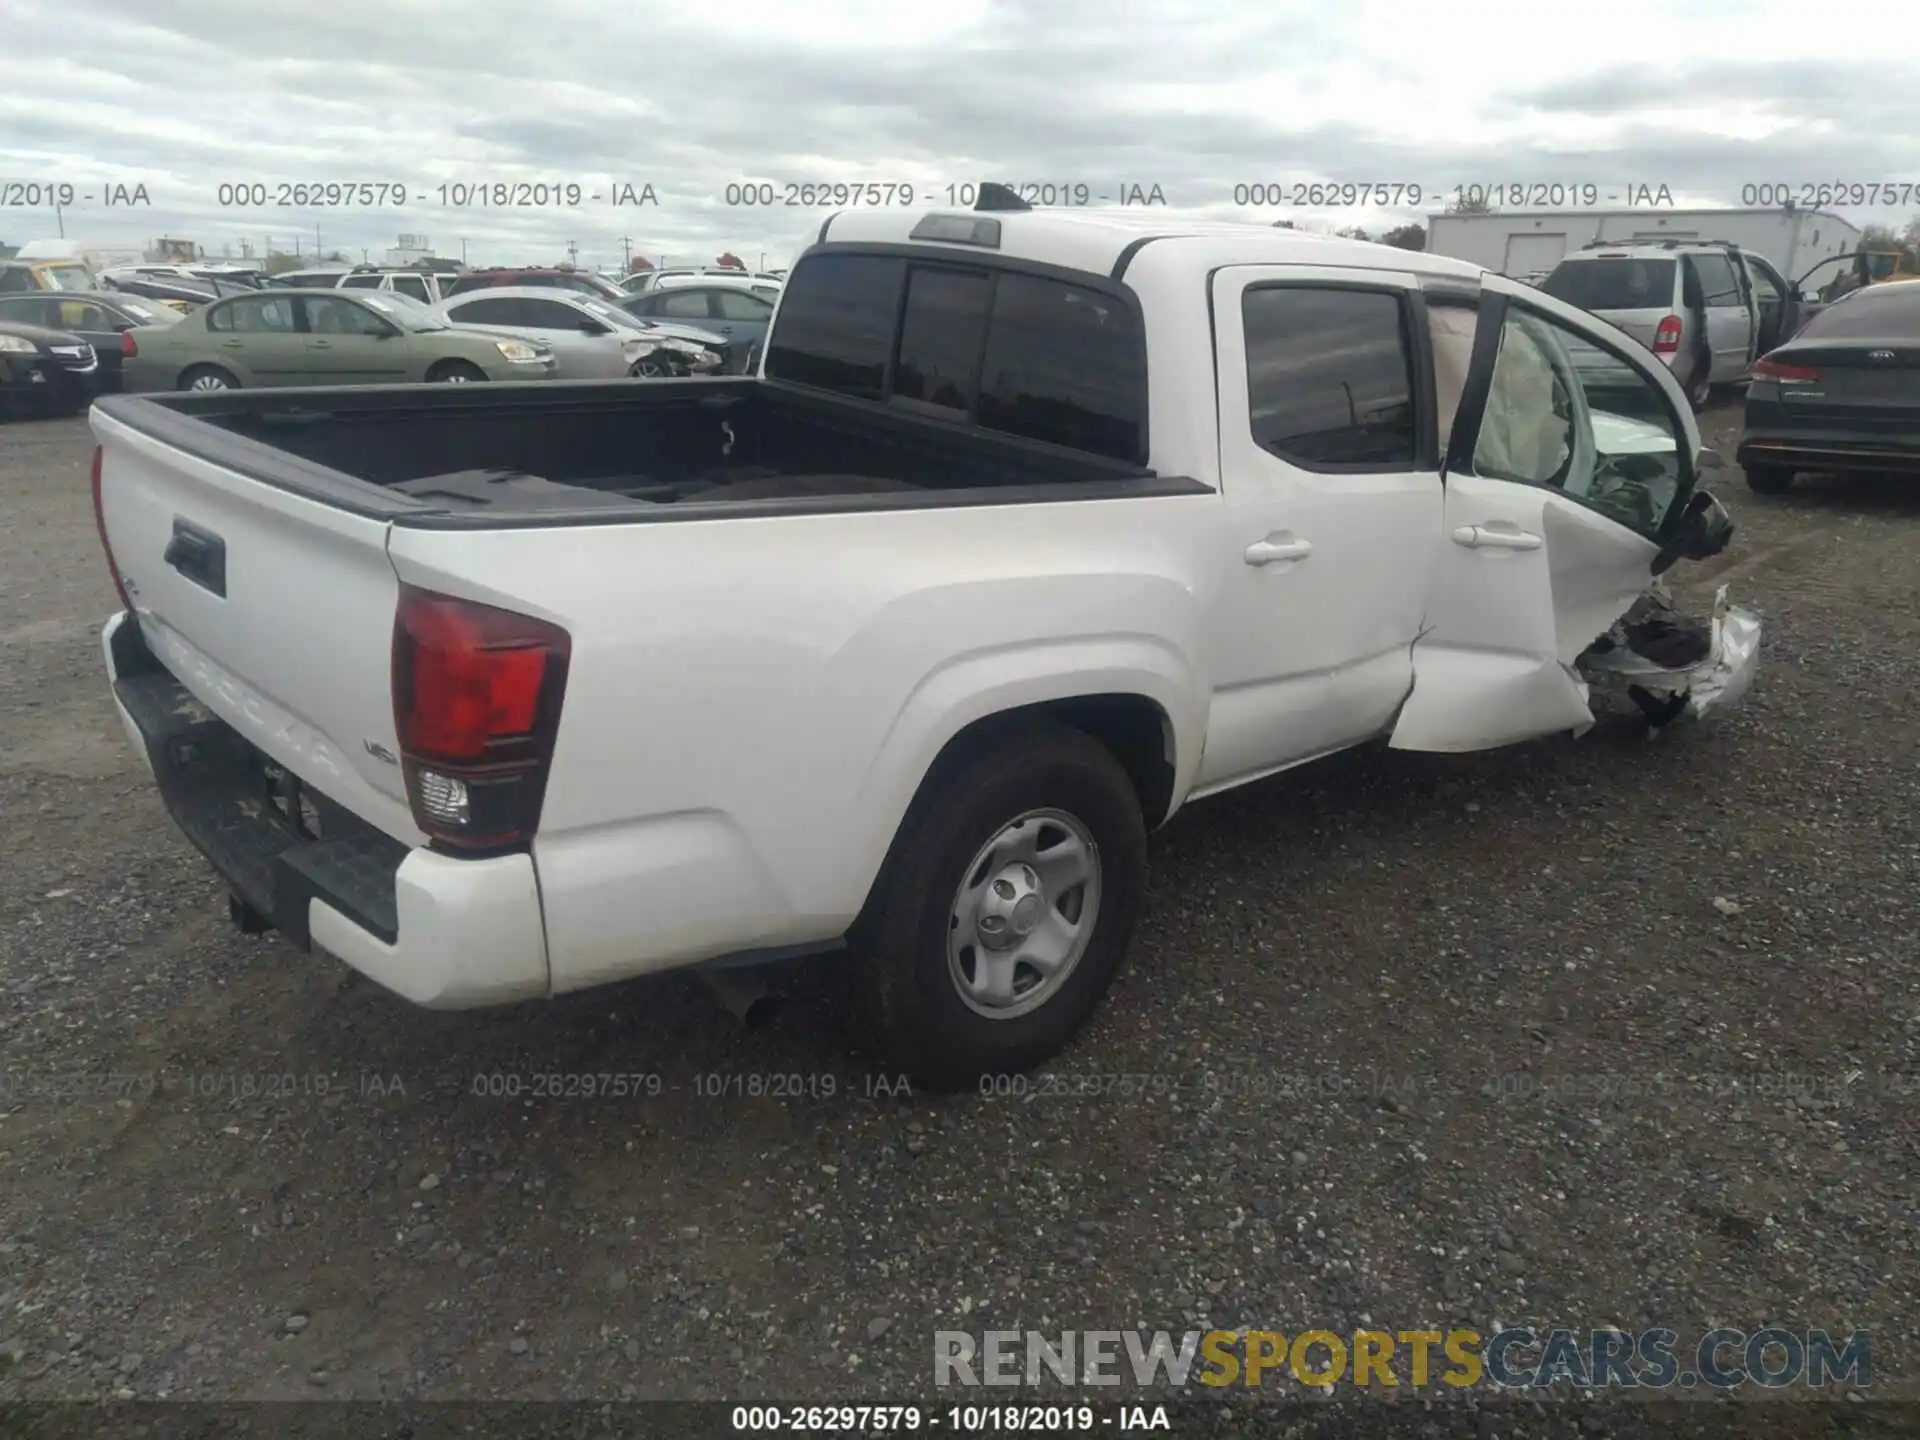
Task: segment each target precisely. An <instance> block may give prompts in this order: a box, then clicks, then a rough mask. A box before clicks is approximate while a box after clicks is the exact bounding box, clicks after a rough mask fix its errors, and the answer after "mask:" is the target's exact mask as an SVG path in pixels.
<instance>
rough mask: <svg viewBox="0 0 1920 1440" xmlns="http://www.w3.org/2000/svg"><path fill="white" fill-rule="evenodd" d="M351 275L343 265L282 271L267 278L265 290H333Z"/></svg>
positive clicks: (350, 270)
mask: <svg viewBox="0 0 1920 1440" xmlns="http://www.w3.org/2000/svg"><path fill="white" fill-rule="evenodd" d="M351 274H353V270H352V269H351V268H350V267H348V266H345V265H328V266H322V267H320V268H319V269H316V270H282V271H281V272H280V273H279V274H278V275H269V276H267V283H266V286H265V288H266V289H269V290H274V289H284V290H335V289H338V288H339V285H340V282H341V281H342V280H344V279H346V277H347V276H349V275H351Z"/></svg>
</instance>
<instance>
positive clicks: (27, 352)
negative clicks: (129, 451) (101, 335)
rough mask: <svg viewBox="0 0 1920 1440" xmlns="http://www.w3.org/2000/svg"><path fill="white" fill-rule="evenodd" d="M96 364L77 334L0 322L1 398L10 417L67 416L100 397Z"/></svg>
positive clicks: (96, 358)
mask: <svg viewBox="0 0 1920 1440" xmlns="http://www.w3.org/2000/svg"><path fill="white" fill-rule="evenodd" d="M99 376H100V362H99V359H98V357H97V356H96V355H95V353H94V349H93V346H91V345H89V344H88V343H87V342H86V341H85V340H83V339H81V338H80V337H79V336H78V335H72V334H69V333H67V332H66V331H64V330H49V329H47V328H46V327H45V326H43V325H23V324H20V323H18V322H15V321H10V320H5V321H0V395H3V396H4V397H5V400H6V405H7V410H8V412H9V413H10V414H13V415H23V414H25V415H36V414H37V415H71V414H73V412H74V411H76V410H81V409H84V408H85V407H86V405H87V404H88V402H89V401H91V400H92V399H93V397H94V396H95V395H96V394H98V393H99Z"/></svg>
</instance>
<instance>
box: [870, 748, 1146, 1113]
mask: <svg viewBox="0 0 1920 1440" xmlns="http://www.w3.org/2000/svg"><path fill="white" fill-rule="evenodd" d="M1036 848H1037V855H1038V858H1039V859H1040V861H1041V862H1042V863H1041V864H1040V865H1037V866H1036V865H1029V864H1027V863H1026V860H1025V859H1023V858H1021V852H1022V851H1023V850H1024V851H1025V852H1026V854H1027V855H1028V856H1029V857H1032V856H1034V855H1035V853H1036ZM1073 848H1079V849H1080V850H1081V851H1082V853H1083V854H1089V855H1090V857H1091V860H1090V863H1088V864H1086V865H1084V866H1083V867H1082V869H1081V873H1082V874H1083V875H1086V876H1089V877H1090V878H1088V879H1083V880H1081V881H1079V882H1078V883H1075V882H1073V881H1071V880H1068V881H1066V882H1064V883H1060V882H1058V881H1055V880H1054V877H1050V876H1048V875H1047V874H1046V873H1045V871H1046V870H1048V869H1061V870H1069V869H1070V865H1071V862H1070V861H1069V860H1068V859H1067V858H1066V856H1067V852H1068V850H1070V849H1073ZM1050 852H1051V853H1052V854H1053V856H1054V857H1055V861H1056V863H1055V866H1053V867H1048V866H1045V864H1044V860H1045V857H1046V856H1047V855H1048V854H1049V853H1050ZM1146 868H1147V842H1146V824H1145V821H1144V818H1143V816H1142V814H1141V809H1140V799H1139V796H1138V794H1137V793H1136V792H1135V790H1134V787H1133V783H1132V781H1131V780H1130V779H1128V777H1127V773H1126V771H1125V770H1123V769H1121V767H1120V763H1119V761H1117V760H1116V759H1115V758H1114V757H1113V754H1112V752H1110V751H1109V750H1108V749H1107V748H1106V747H1105V746H1103V745H1101V744H1100V743H1099V742H1097V741H1095V740H1094V739H1092V738H1091V737H1090V736H1088V735H1086V734H1084V733H1082V732H1081V731H1078V730H1075V729H1072V728H1071V727H1069V726H1066V725H1061V724H1058V723H1056V722H1054V721H1050V720H1043V721H1034V722H1030V723H1025V724H1021V725H1018V726H1017V727H1009V728H996V729H994V730H992V731H991V732H989V733H987V734H984V735H982V736H981V737H979V738H977V739H976V740H975V741H974V743H972V744H969V745H967V746H966V748H965V749H964V750H963V751H962V752H960V753H958V754H955V755H952V756H949V757H943V759H942V761H941V762H940V763H939V764H938V765H937V766H936V767H935V770H934V772H933V773H932V774H930V775H929V776H928V777H927V779H926V781H925V782H924V783H923V784H922V785H921V787H920V793H919V794H918V795H916V796H915V797H914V801H913V804H912V805H911V806H910V807H909V808H908V811H907V815H906V818H905V820H903V821H902V822H901V826H900V830H899V833H898V834H897V835H896V836H895V838H894V843H893V847H892V849H891V850H890V851H889V853H888V855H887V860H886V863H885V865H883V866H882V867H881V872H880V877H879V879H878V880H877V881H876V883H875V885H874V890H873V894H872V895H871V897H870V898H869V899H868V901H867V905H866V908H865V910H864V911H863V912H862V914H861V916H860V919H859V921H858V922H857V923H856V924H855V926H854V929H853V932H852V934H851V935H850V936H849V937H848V938H849V942H850V949H851V950H852V953H853V959H854V971H853V979H854V984H855V987H856V990H855V1002H856V1005H857V1007H858V1011H859V1013H860V1016H861V1018H862V1020H863V1021H864V1022H865V1025H866V1026H867V1028H868V1031H869V1032H870V1033H869V1037H868V1038H870V1039H871V1040H872V1042H873V1043H874V1044H875V1045H876V1046H877V1048H878V1049H879V1051H880V1052H881V1054H882V1056H883V1057H884V1059H885V1060H886V1061H888V1062H889V1063H890V1064H892V1065H893V1066H895V1067H897V1069H898V1070H900V1071H902V1072H904V1073H906V1074H907V1075H908V1076H909V1077H910V1078H911V1079H912V1080H913V1081H914V1082H915V1083H917V1084H919V1085H922V1086H925V1087H928V1088H931V1089H936V1090H950V1089H959V1088H962V1087H964V1086H967V1085H970V1084H974V1083H976V1082H978V1081H979V1080H980V1079H981V1077H983V1076H986V1075H991V1074H1006V1073H1017V1072H1020V1071H1024V1070H1028V1069H1031V1068H1032V1067H1033V1066H1035V1065H1038V1064H1040V1063H1041V1062H1042V1061H1044V1060H1046V1059H1048V1058H1049V1057H1051V1056H1053V1055H1055V1054H1057V1053H1058V1052H1059V1051H1060V1050H1061V1048H1062V1047H1064V1046H1065V1045H1066V1044H1067V1042H1068V1041H1069V1040H1071V1039H1072V1038H1073V1036H1074V1035H1075V1034H1076V1033H1077V1032H1078V1031H1079V1030H1080V1028H1081V1027H1082V1026H1083V1025H1085V1024H1086V1022H1087V1020H1088V1019H1089V1018H1090V1017H1091V1016H1092V1014H1093V1012H1094V1011H1095V1009H1097V1008H1098V1006H1099V1004H1100V1000H1101V997H1102V996H1103V995H1105V994H1106V991H1107V987H1108V986H1109V985H1111V984H1112V983H1113V978H1114V976H1115V975H1116V974H1118V973H1119V970H1120V965H1121V962H1122V961H1123V959H1124V958H1125V956H1126V953H1127V947H1128V945H1129V944H1130V943H1131V941H1132V939H1133V929H1134V923H1135V921H1136V919H1137V918H1138V915H1139V905H1140V894H1141V891H1142V889H1143V888H1144V884H1145V879H1146ZM1036 881H1037V882H1039V885H1038V888H1037V889H1036V888H1035V886H1034V882H1036ZM1050 881H1054V883H1049V882H1050ZM996 891H998V892H1000V893H999V894H998V895H996V894H995V892H996ZM1036 899H1037V901H1038V904H1037V905H1036V904H1034V903H1031V902H1033V901H1034V900H1036ZM976 902H977V903H976ZM969 911H971V914H970V915H969V917H968V919H967V920H966V921H965V922H962V921H961V920H960V919H959V918H957V917H958V915H959V914H960V913H965V912H969ZM1089 922H1090V924H1091V928H1090V929H1087V930H1085V931H1084V932H1082V933H1083V935H1084V938H1076V936H1075V933H1074V932H1077V931H1081V927H1083V926H1086V925H1088V924H1089ZM983 925H984V926H985V927H987V928H983ZM988 929H997V932H998V934H1000V935H1001V936H1004V937H1009V938H1010V937H1011V936H1012V935H1014V934H1015V933H1020V934H1022V935H1025V936H1027V938H1023V939H1019V940H1016V941H1014V942H1013V944H1012V945H1011V946H1007V947H1005V948H1000V949H994V948H992V947H988V946H987V945H985V943H984V941H983V938H982V937H983V936H984V935H986V934H987V931H988ZM1029 932H1030V933H1029ZM1063 937H1064V938H1063ZM1055 944H1058V945H1060V946H1063V947H1064V953H1062V951H1061V950H1060V949H1055V951H1054V953H1053V954H1052V955H1051V956H1049V957H1048V958H1050V959H1051V960H1053V962H1054V964H1055V968H1054V970H1053V974H1052V975H1051V977H1049V976H1046V975H1045V974H1043V972H1042V971H1041V970H1040V969H1039V968H1037V967H1036V966H1035V965H1033V964H1031V963H1023V959H1024V957H1025V956H1026V955H1027V954H1028V953H1029V950H1030V948H1031V949H1032V950H1033V951H1035V952H1036V953H1037V952H1038V951H1039V950H1042V949H1044V948H1046V947H1047V946H1049V945H1055ZM1009 949H1010V950H1011V951H1012V952H1013V958H1012V959H1008V958H1006V957H1007V952H1008V950H1009ZM989 962H996V963H989ZM988 976H995V977H1000V978H1001V980H1002V981H1003V983H1001V984H999V985H998V986H996V985H993V984H989V983H987V977H988ZM970 982H972V983H977V984H979V985H980V987H981V988H980V989H979V990H976V991H975V996H974V998H973V999H971V1000H970V999H968V998H965V997H964V996H963V993H962V991H963V986H966V985H968V984H969V983H970ZM996 989H997V990H998V992H999V993H998V994H994V993H993V992H994V991H995V990H996Z"/></svg>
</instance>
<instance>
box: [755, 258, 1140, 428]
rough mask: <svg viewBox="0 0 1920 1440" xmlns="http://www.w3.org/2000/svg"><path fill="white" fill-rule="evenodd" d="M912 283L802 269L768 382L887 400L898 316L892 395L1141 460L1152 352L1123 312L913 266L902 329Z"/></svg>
mask: <svg viewBox="0 0 1920 1440" xmlns="http://www.w3.org/2000/svg"><path fill="white" fill-rule="evenodd" d="M906 279H907V276H906V261H905V260H903V259H898V258H895V257H893V256H880V255H832V254H828V255H816V256H813V257H812V258H810V259H809V260H807V261H806V262H805V263H804V264H803V265H801V266H800V267H799V268H798V269H797V270H796V271H795V272H794V278H793V281H792V283H791V284H789V285H788V286H787V287H786V289H787V293H786V296H785V298H784V300H783V301H782V302H781V308H780V318H779V320H778V321H777V322H776V323H775V325H774V327H773V334H772V337H771V341H770V344H769V348H768V352H767V365H766V373H767V375H768V376H769V377H771V378H773V379H777V380H789V381H793V382H796V383H798V384H802V385H812V386H817V387H819V388H821V389H826V390H837V391H839V392H841V393H842V394H846V395H858V396H861V397H863V398H865V399H870V400H885V399H887V398H889V391H888V388H887V387H888V366H887V361H888V359H889V358H890V357H892V356H893V347H894V343H895V331H896V325H895V321H896V317H898V318H899V319H900V324H899V326H898V331H899V353H898V357H897V359H898V363H897V364H896V365H895V366H894V367H893V373H892V390H891V394H892V395H896V396H899V397H901V398H903V399H909V400H916V401H919V402H921V403H923V404H933V405H939V406H941V407H942V408H947V409H952V410H955V411H958V412H960V413H962V414H965V413H968V412H969V411H970V412H971V414H972V417H973V420H974V422H975V423H976V424H978V425H980V426H982V427H984V428H986V429H989V430H998V431H1001V432H1002V433H1004V434H1008V435H1018V436H1021V437H1023V438H1025V439H1029V440H1041V441H1045V442H1046V443H1047V444H1050V445H1062V446H1065V447H1067V448H1069V449H1073V450H1080V451H1084V452H1086V453H1087V454H1091V455H1103V456H1107V457H1110V458H1112V459H1116V460H1129V461H1135V462H1138V461H1140V460H1141V459H1142V458H1143V452H1144V450H1145V444H1144V438H1145V433H1146V422H1145V414H1144V409H1143V407H1144V404H1145V398H1144V397H1145V394H1146V351H1145V348H1144V345H1143V344H1142V340H1141V335H1140V329H1139V325H1138V323H1137V321H1136V320H1135V318H1134V315H1133V312H1132V311H1131V310H1129V309H1128V308H1127V307H1126V306H1125V305H1123V304H1122V303H1121V302H1120V301H1119V300H1118V299H1116V298H1114V297H1113V296H1111V295H1108V294H1105V293H1102V292H1101V291H1098V290H1094V289H1091V288H1089V287H1087V286H1084V285H1076V284H1073V283H1072V282H1070V281H1062V280H1051V279H1044V278H1042V277H1039V276H1034V275H1025V274H1019V273H1015V272H1012V271H998V272H995V273H979V272H969V271H962V270H958V269H952V268H947V267H944V266H923V265H916V266H915V267H914V274H913V282H912V284H913V288H912V292H911V294H910V295H909V297H908V299H907V302H906V305H907V308H906V312H905V314H904V316H901V315H900V311H899V306H900V303H901V291H902V287H903V285H904V283H905V282H906ZM976 373H977V374H978V376H979V385H978V392H977V393H975V389H974V376H975V374H976Z"/></svg>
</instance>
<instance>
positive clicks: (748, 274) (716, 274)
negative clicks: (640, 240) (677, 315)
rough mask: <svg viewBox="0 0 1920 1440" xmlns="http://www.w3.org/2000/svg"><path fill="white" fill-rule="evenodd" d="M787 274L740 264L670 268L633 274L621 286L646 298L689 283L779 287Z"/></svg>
mask: <svg viewBox="0 0 1920 1440" xmlns="http://www.w3.org/2000/svg"><path fill="white" fill-rule="evenodd" d="M785 274H786V271H784V270H742V269H741V268H740V267H739V266H737V265H668V266H664V267H663V268H661V269H658V270H642V271H641V272H640V273H639V274H637V275H629V276H627V278H626V279H625V280H623V281H622V282H621V284H622V285H623V286H624V287H625V288H626V290H627V292H628V293H629V294H631V295H645V294H646V293H647V292H648V291H650V290H657V289H661V288H663V287H664V286H666V285H669V284H672V283H675V282H679V281H686V280H706V279H730V280H744V281H750V282H757V283H758V284H762V285H766V284H772V285H778V284H779V283H780V280H781V277H782V276H784V275H785Z"/></svg>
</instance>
